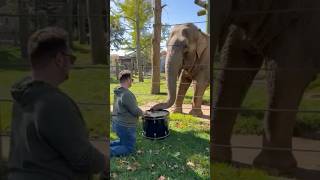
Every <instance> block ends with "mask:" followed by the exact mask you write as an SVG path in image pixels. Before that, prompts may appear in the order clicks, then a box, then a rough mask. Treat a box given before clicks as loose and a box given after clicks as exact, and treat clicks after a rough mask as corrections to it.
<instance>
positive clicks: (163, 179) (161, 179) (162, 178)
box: [158, 176, 166, 180]
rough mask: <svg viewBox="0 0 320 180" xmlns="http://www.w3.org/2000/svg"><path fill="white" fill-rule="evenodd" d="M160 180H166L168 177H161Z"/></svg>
mask: <svg viewBox="0 0 320 180" xmlns="http://www.w3.org/2000/svg"><path fill="white" fill-rule="evenodd" d="M158 180H166V177H164V176H160V177H159V178H158Z"/></svg>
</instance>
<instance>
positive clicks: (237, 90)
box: [210, 28, 263, 162]
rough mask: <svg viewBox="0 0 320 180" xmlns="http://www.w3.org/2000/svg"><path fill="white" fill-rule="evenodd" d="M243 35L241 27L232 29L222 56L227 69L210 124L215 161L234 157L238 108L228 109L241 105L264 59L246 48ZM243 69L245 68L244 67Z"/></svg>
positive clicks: (219, 81) (220, 82)
mask: <svg viewBox="0 0 320 180" xmlns="http://www.w3.org/2000/svg"><path fill="white" fill-rule="evenodd" d="M242 37H243V36H242V33H241V31H239V29H234V28H233V29H231V31H230V33H229V35H228V38H227V40H226V42H225V44H224V46H223V48H222V50H221V57H220V59H221V61H222V62H223V63H224V65H223V67H224V68H226V69H225V70H223V71H222V73H221V75H220V77H218V80H217V82H215V83H216V84H217V86H218V92H217V97H216V99H215V100H214V101H213V102H214V103H213V107H211V108H214V111H213V114H211V116H212V118H211V121H212V122H211V123H210V129H211V130H210V131H211V133H210V134H211V136H210V138H211V162H230V161H231V160H232V152H231V147H230V145H231V135H232V130H233V125H234V123H235V120H236V118H237V115H238V111H237V110H230V109H224V108H239V107H240V106H241V104H242V101H243V100H244V98H245V96H246V94H247V91H248V89H249V87H250V86H251V83H252V81H253V79H254V77H255V75H256V74H257V72H258V69H259V68H260V67H261V65H262V62H263V58H262V57H261V56H259V55H257V54H254V53H253V52H248V51H247V50H246V49H245V47H248V42H247V41H244V40H242ZM228 68H232V69H228ZM234 68H236V69H235V70H234ZM241 68H245V69H243V70H241ZM248 68H249V70H248ZM250 68H253V69H250ZM211 98H214V97H211Z"/></svg>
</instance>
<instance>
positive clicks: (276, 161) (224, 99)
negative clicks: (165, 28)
mask: <svg viewBox="0 0 320 180" xmlns="http://www.w3.org/2000/svg"><path fill="white" fill-rule="evenodd" d="M319 7H320V1H318V0H307V1H300V0H281V1H276V0H262V1H257V0H216V1H213V16H212V18H213V20H212V22H213V23H214V24H213V30H212V32H211V33H213V35H214V36H215V38H214V39H212V41H211V45H212V44H213V52H212V53H213V55H212V57H215V52H219V54H218V57H219V59H220V61H221V62H222V64H223V68H224V70H223V71H222V72H221V74H220V76H219V77H217V82H216V85H217V88H218V90H217V98H216V100H215V101H214V102H213V103H212V112H213V116H212V118H211V124H210V126H211V127H210V128H211V131H210V138H211V145H210V146H211V154H210V159H211V162H227V163H231V162H232V150H231V147H230V145H231V136H232V129H233V126H234V123H235V120H236V118H237V115H238V110H237V108H240V107H241V104H242V102H243V100H244V98H245V95H246V93H247V92H248V89H249V87H250V86H251V84H252V82H253V80H254V78H255V75H256V74H257V72H258V71H259V70H261V67H265V71H266V72H267V77H266V80H267V93H268V100H267V101H268V102H267V108H266V109H267V111H266V112H265V115H264V121H263V122H264V132H263V135H262V144H263V145H262V146H263V147H262V149H261V151H260V152H259V154H258V155H257V156H256V157H255V159H254V161H253V165H254V166H256V167H260V168H264V169H272V170H276V171H277V172H280V173H292V172H293V171H294V170H295V168H296V167H297V161H296V159H295V157H294V155H293V153H292V151H291V149H292V136H293V127H294V124H295V119H296V114H297V110H298V108H299V104H300V102H301V99H302V97H303V93H304V91H305V89H306V87H307V86H308V85H309V84H310V82H312V81H313V80H314V79H315V78H316V76H317V74H318V73H319V68H320V63H319V60H320V53H319V50H320V48H319V42H320V33H319V32H320V23H319V19H320V13H318V12H315V11H310V10H309V11H297V10H296V11H292V10H291V9H304V10H306V9H308V8H319ZM214 50H216V51H214ZM213 60H214V61H215V59H213ZM228 68H229V69H228ZM235 68H244V69H243V70H236V69H235ZM212 89H213V88H212ZM227 108H229V110H228V109H227ZM230 108H235V109H233V110H230ZM277 109H278V110H277ZM279 109H282V110H279ZM277 148H278V149H277ZM279 148H282V149H281V150H280V149H279Z"/></svg>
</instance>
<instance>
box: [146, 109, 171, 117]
mask: <svg viewBox="0 0 320 180" xmlns="http://www.w3.org/2000/svg"><path fill="white" fill-rule="evenodd" d="M168 115H169V111H167V110H158V111H150V110H148V111H146V114H145V115H144V117H151V118H158V117H166V116H168Z"/></svg>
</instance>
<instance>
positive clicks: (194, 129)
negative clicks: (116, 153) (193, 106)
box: [110, 114, 209, 180]
mask: <svg viewBox="0 0 320 180" xmlns="http://www.w3.org/2000/svg"><path fill="white" fill-rule="evenodd" d="M169 122H170V125H169V126H170V136H169V137H167V138H166V139H164V140H159V141H152V140H148V139H145V138H143V137H142V135H141V134H140V133H141V132H142V129H141V126H142V125H141V123H140V124H139V128H138V130H137V132H138V135H137V151H136V153H135V154H134V155H131V156H127V157H117V158H112V159H111V176H112V177H113V179H139V180H144V179H146V180H149V179H157V178H159V177H160V176H164V177H166V178H167V179H181V180H184V179H209V125H208V123H205V122H203V121H202V120H201V119H199V118H194V117H192V116H189V115H182V114H171V115H170V121H169ZM110 136H111V139H112V140H114V139H116V135H115V134H114V133H113V132H112V133H111V135H110Z"/></svg>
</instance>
